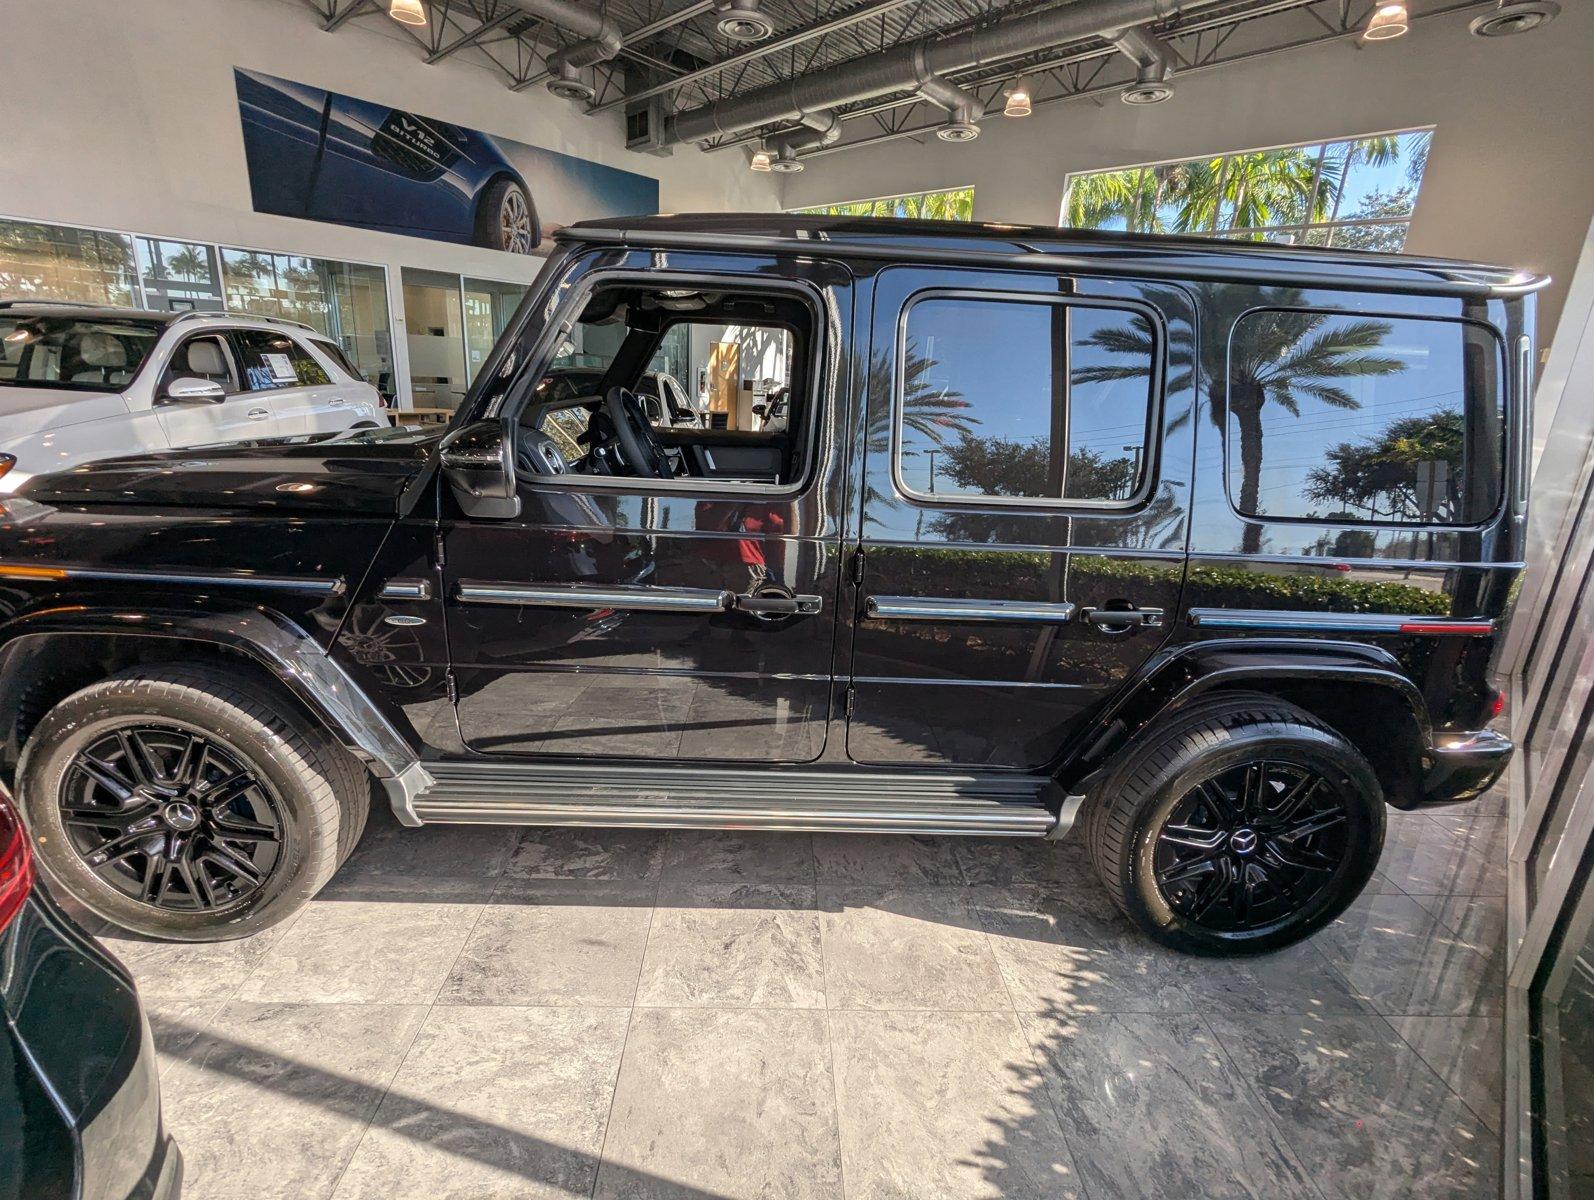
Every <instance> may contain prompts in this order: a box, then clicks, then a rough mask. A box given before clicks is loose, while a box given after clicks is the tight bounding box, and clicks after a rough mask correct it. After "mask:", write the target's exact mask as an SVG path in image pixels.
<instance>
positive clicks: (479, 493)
mask: <svg viewBox="0 0 1594 1200" xmlns="http://www.w3.org/2000/svg"><path fill="white" fill-rule="evenodd" d="M437 457H438V462H439V463H440V464H441V466H442V468H443V475H444V476H445V477H446V478H447V480H448V485H449V487H450V488H451V489H452V490H453V492H454V498H455V499H456V500H457V501H459V506H460V508H462V509H463V510H464V511H465V513H466V515H467V516H472V517H497V518H500V519H506V518H509V517H518V516H519V515H520V496H519V495H517V494H516V491H515V441H514V437H513V435H512V433H511V431H510V428H509V425H508V423H507V422H505V421H502V420H496V419H495V420H489V421H472V422H471V423H470V424H469V425H461V426H460V427H459V428H458V429H452V430H450V431H449V432H448V433H447V434H446V435H445V436H444V438H443V440H442V442H441V443H440V444H439V446H438V448H437Z"/></svg>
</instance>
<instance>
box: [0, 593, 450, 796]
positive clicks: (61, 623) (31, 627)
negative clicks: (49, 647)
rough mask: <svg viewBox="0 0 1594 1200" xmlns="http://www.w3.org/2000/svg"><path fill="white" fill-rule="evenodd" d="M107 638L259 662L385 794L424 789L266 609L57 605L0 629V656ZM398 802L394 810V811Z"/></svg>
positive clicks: (354, 691) (330, 673) (319, 656)
mask: <svg viewBox="0 0 1594 1200" xmlns="http://www.w3.org/2000/svg"><path fill="white" fill-rule="evenodd" d="M72 634H110V635H114V636H116V637H148V638H160V639H165V640H176V641H190V642H203V643H208V644H209V645H212V646H220V647H223V648H224V649H227V650H230V651H232V652H234V653H238V654H242V655H243V656H245V657H246V658H249V659H251V660H252V661H254V662H257V663H259V664H260V665H261V666H263V667H264V668H265V669H266V670H268V671H269V672H270V673H271V674H272V676H273V677H275V678H276V679H277V680H278V681H279V682H281V683H282V684H283V686H285V687H286V688H287V689H288V690H289V691H290V692H292V693H293V695H294V696H295V697H297V698H298V700H299V701H300V702H301V703H303V704H304V705H305V706H306V707H307V708H308V709H309V710H310V711H311V712H312V713H314V714H316V715H317V716H318V717H319V718H320V719H321V720H322V721H323V722H324V723H325V725H326V727H327V729H328V731H330V732H331V733H332V735H333V736H334V737H335V738H337V740H338V741H340V742H341V743H342V744H343V745H344V746H346V747H347V748H348V749H350V750H351V751H353V752H354V753H355V754H356V755H357V756H359V757H360V758H362V759H364V760H365V761H366V763H367V765H368V766H369V768H370V770H371V772H372V774H374V775H375V776H377V778H379V779H380V780H381V781H382V783H383V786H384V787H386V788H387V790H388V791H389V793H390V794H393V793H394V790H395V786H398V787H401V788H403V789H404V790H406V791H408V790H409V789H410V788H412V787H416V788H418V787H424V785H425V782H426V780H423V779H420V778H419V777H418V776H417V772H419V773H420V775H422V776H424V774H425V771H424V768H422V767H421V766H420V761H419V758H418V756H417V754H416V752H415V750H414V748H413V747H412V746H411V745H410V744H409V743H408V742H407V741H406V740H405V738H404V736H403V735H402V734H401V733H400V732H399V731H398V730H397V729H396V728H395V727H394V725H393V723H392V722H391V721H390V720H388V718H387V716H386V715H385V714H384V713H383V712H382V711H381V709H379V708H378V707H377V706H376V705H375V704H374V703H372V701H371V699H370V698H369V697H368V696H366V694H365V693H364V692H363V691H362V690H361V689H360V687H359V685H358V684H357V683H355V681H354V680H353V679H352V678H351V677H350V676H349V674H348V672H347V671H345V670H344V669H343V668H342V667H341V666H340V665H339V664H338V663H337V662H335V661H334V660H333V659H332V657H331V656H330V655H329V654H327V652H326V651H325V650H323V649H322V648H321V646H320V645H318V644H317V643H316V641H315V639H314V638H312V637H311V636H310V635H309V634H308V633H306V632H305V631H304V630H303V629H302V628H300V627H299V626H298V625H296V624H295V623H294V622H292V621H290V620H289V619H288V618H286V617H284V616H282V615H281V614H279V613H275V612H272V611H271V610H269V609H264V608H256V607H241V606H230V605H217V604H213V603H209V602H206V601H203V600H200V601H196V602H195V603H194V604H193V605H192V606H191V607H188V608H184V609H163V608H144V607H139V608H136V609H133V608H110V607H107V608H84V607H81V606H78V605H60V606H57V607H52V608H40V609H35V610H33V611H31V612H26V613H23V614H21V615H19V616H17V617H15V618H13V619H12V620H10V621H7V622H5V623H4V624H0V651H9V650H11V649H12V648H14V647H16V646H18V645H19V644H20V643H23V642H26V641H28V640H31V639H34V638H43V637H56V636H61V635H72ZM396 806H397V805H395V807H396Z"/></svg>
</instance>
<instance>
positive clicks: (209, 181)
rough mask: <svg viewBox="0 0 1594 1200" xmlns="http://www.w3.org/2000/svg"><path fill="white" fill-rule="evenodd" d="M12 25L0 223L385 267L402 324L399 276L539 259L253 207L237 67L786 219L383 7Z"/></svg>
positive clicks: (22, 12) (30, 16) (107, 5)
mask: <svg viewBox="0 0 1594 1200" xmlns="http://www.w3.org/2000/svg"><path fill="white" fill-rule="evenodd" d="M0 25H3V29H4V32H3V34H0V129H3V131H4V133H3V136H0V216H11V217H26V218H31V219H37V220H42V221H54V222H59V223H62V224H70V225H88V226H95V227H99V228H109V229H119V230H127V231H131V232H136V233H145V234H154V235H161V236H167V237H176V238H187V239H192V240H196V241H207V242H219V243H223V244H226V245H234V246H244V247H247V248H250V249H259V250H278V251H289V252H292V253H296V254H308V255H313V256H316V257H323V258H335V259H348V260H355V261H360V262H372V263H381V264H384V265H386V266H387V267H388V270H389V299H390V304H391V307H392V310H393V316H394V320H395V322H399V321H400V319H401V318H402V315H403V304H402V299H401V295H400V290H399V268H400V267H401V266H409V267H424V268H429V269H432V270H438V271H448V272H455V273H463V274H466V275H472V276H477V277H480V278H484V279H502V280H511V281H525V282H529V281H530V280H531V279H532V278H534V277H535V275H536V273H537V269H538V268H539V267H540V266H541V263H542V260H541V259H540V258H530V257H525V258H522V257H518V256H514V255H508V254H502V253H497V252H495V251H491V250H484V249H479V248H476V247H470V246H459V245H452V244H449V243H444V242H436V241H429V240H425V239H421V238H409V237H399V236H396V235H392V234H383V233H373V232H370V231H367V230H362V229H352V228H347V227H344V226H339V225H329V224H324V223H320V222H315V221H300V220H295V219H293V218H290V217H278V216H272V215H269V214H264V213H256V212H254V211H253V210H252V208H251V204H250V194H249V176H248V171H247V169H246V165H245V161H244V149H243V136H242V133H241V130H240V126H239V120H238V101H237V95H236V92H235V90H234V86H233V68H234V67H250V68H254V69H256V70H261V71H267V72H270V73H272V74H275V75H282V76H286V77H288V78H291V79H295V80H300V81H302V82H305V83H311V84H315V85H318V86H321V87H327V88H333V89H336V90H338V91H341V92H346V93H349V94H351V95H354V96H359V97H362V98H365V99H371V100H377V101H385V102H387V103H390V104H393V105H394V106H397V107H403V108H406V109H409V110H411V111H414V112H421V113H425V114H427V115H430V116H436V117H438V118H440V119H444V120H449V121H454V122H457V123H459V124H462V125H467V126H470V127H472V128H476V129H480V130H482V131H483V132H486V133H492V134H499V135H503V136H505V137H511V138H515V139H518V140H520V141H523V142H529V143H531V144H532V145H536V146H545V147H547V148H548V149H551V150H559V151H562V152H564V153H567V154H575V155H579V156H581V157H584V158H588V159H592V160H594V161H597V162H602V163H606V164H608V165H610V166H616V167H622V168H624V169H626V170H628V171H635V172H638V173H640V174H644V175H652V176H655V177H656V178H658V180H659V201H660V205H661V207H662V208H663V209H664V210H665V211H667V212H668V211H675V212H690V211H695V210H697V211H701V210H708V211H719V210H725V209H766V208H772V207H775V206H776V195H775V186H776V185H775V182H774V181H773V180H772V179H771V178H770V177H768V176H760V175H755V174H753V173H751V172H749V171H747V170H746V169H745V167H744V166H743V165H742V162H741V161H740V160H739V159H733V158H731V157H730V156H723V155H722V156H709V157H705V156H703V155H701V154H699V153H697V152H696V151H695V150H692V149H685V150H678V151H677V152H676V154H675V155H674V156H673V157H671V158H659V157H654V156H651V155H643V154H635V153H632V152H630V151H628V150H626V149H625V147H624V133H623V128H622V118H621V116H620V114H619V113H618V112H613V113H609V114H605V115H604V116H601V117H584V116H582V115H580V113H579V111H578V110H577V109H576V108H575V107H574V106H572V105H570V104H568V103H564V102H561V101H558V100H555V99H554V98H553V97H551V96H549V95H548V94H547V93H546V92H545V91H543V90H542V89H541V88H536V89H532V90H529V91H526V92H522V93H518V94H517V93H514V92H511V91H510V90H509V88H508V86H507V85H506V83H505V81H504V77H503V76H502V75H501V74H499V73H497V72H496V71H494V70H493V69H492V68H491V67H489V66H486V65H484V64H483V63H482V62H481V60H480V59H479V58H476V57H475V56H474V55H473V54H472V53H471V52H469V51H467V52H465V53H462V54H457V55H455V56H453V57H452V58H449V59H445V60H444V61H443V62H441V63H439V64H437V65H435V66H427V65H426V64H425V63H424V62H422V60H421V51H420V48H419V47H418V46H416V45H415V43H414V42H413V41H411V40H410V39H409V38H408V37H407V36H406V35H405V33H404V32H403V31H402V30H401V29H399V28H398V27H397V26H395V25H394V24H393V22H391V21H390V20H389V19H388V18H387V17H386V16H385V15H384V14H382V13H379V12H373V13H371V14H369V15H365V16H361V17H358V18H356V19H355V20H353V21H351V22H350V23H349V24H347V25H345V26H344V27H343V28H342V29H341V30H339V31H338V32H336V33H325V32H323V31H322V30H321V28H320V25H319V23H318V22H317V20H316V16H315V14H314V13H313V12H311V10H310V8H309V7H308V6H307V5H305V4H304V3H302V2H301V0H49V2H48V3H38V2H34V3H12V4H8V5H6V6H5V16H4V20H3V22H0ZM394 341H395V343H396V347H395V353H396V354H398V355H402V354H403V352H404V342H405V338H404V329H403V327H402V325H401V324H397V325H396V327H395V329H394Z"/></svg>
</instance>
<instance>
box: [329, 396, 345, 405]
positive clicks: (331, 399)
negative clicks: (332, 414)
mask: <svg viewBox="0 0 1594 1200" xmlns="http://www.w3.org/2000/svg"><path fill="white" fill-rule="evenodd" d="M327 403H328V404H342V403H343V397H342V396H328V397H327Z"/></svg>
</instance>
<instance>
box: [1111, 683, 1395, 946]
mask: <svg viewBox="0 0 1594 1200" xmlns="http://www.w3.org/2000/svg"><path fill="white" fill-rule="evenodd" d="M1121 762H1122V765H1121V766H1119V767H1118V768H1117V769H1116V770H1115V771H1114V772H1112V773H1111V774H1110V775H1109V776H1108V778H1107V779H1106V780H1105V781H1104V783H1103V785H1102V787H1101V788H1100V790H1099V792H1098V794H1097V796H1096V797H1095V799H1094V800H1093V801H1092V809H1091V811H1090V812H1089V813H1088V816H1087V820H1086V828H1085V834H1086V843H1087V849H1088V851H1089V853H1090V856H1091V858H1092V860H1093V862H1094V863H1095V866H1096V871H1097V873H1098V874H1099V875H1100V877H1101V881H1102V883H1103V885H1104V886H1105V887H1106V889H1107V891H1108V893H1109V894H1110V895H1111V896H1112V898H1113V901H1114V902H1115V903H1116V904H1117V905H1118V907H1119V908H1121V909H1122V910H1123V911H1124V913H1125V914H1126V915H1127V916H1128V917H1129V918H1130V919H1131V920H1132V921H1134V922H1135V924H1137V925H1138V926H1139V927H1140V928H1141V929H1143V930H1144V931H1145V932H1146V933H1148V934H1150V935H1151V937H1153V938H1154V939H1155V940H1157V941H1158V942H1161V943H1162V944H1163V945H1165V946H1170V947H1172V948H1174V949H1176V950H1181V951H1185V952H1188V953H1194V954H1206V955H1225V956H1226V955H1239V954H1253V953H1261V952H1263V951H1267V950H1276V949H1279V948H1280V947H1283V946H1287V945H1290V944H1292V943H1294V942H1297V941H1300V940H1301V939H1302V938H1305V937H1308V936H1310V935H1311V934H1312V933H1314V932H1316V931H1317V930H1319V929H1321V928H1322V927H1323V926H1325V925H1327V924H1328V923H1329V922H1330V921H1332V920H1334V918H1336V917H1338V916H1339V915H1340V913H1342V912H1344V911H1345V909H1346V907H1348V906H1349V905H1350V904H1351V902H1352V901H1354V900H1355V899H1356V897H1357V896H1359V895H1360V894H1361V892H1362V889H1363V888H1364V887H1366V886H1367V881H1368V880H1369V879H1370V878H1371V877H1372V873H1373V868H1374V867H1375V866H1376V865H1377V862H1378V856H1379V854H1380V853H1381V852H1382V850H1383V843H1384V798H1383V790H1382V789H1381V788H1380V786H1379V784H1378V778H1377V776H1376V775H1375V774H1374V772H1373V769H1372V767H1371V766H1370V765H1369V764H1368V762H1367V760H1366V759H1365V758H1363V757H1362V755H1361V753H1360V752H1359V751H1358V750H1357V749H1356V748H1355V747H1354V746H1352V745H1351V744H1350V743H1349V742H1347V741H1346V740H1345V739H1344V738H1343V737H1341V736H1340V735H1339V734H1338V733H1336V732H1335V731H1334V730H1332V729H1330V728H1329V727H1328V726H1327V725H1324V724H1323V723H1322V722H1321V721H1319V720H1317V718H1315V717H1313V716H1312V715H1310V714H1309V713H1307V712H1304V711H1303V710H1301V709H1299V708H1297V707H1295V706H1294V705H1293V704H1289V703H1286V702H1284V701H1282V700H1278V699H1275V698H1273V697H1271V696H1265V695H1259V694H1251V693H1229V694H1225V695H1219V696H1215V697H1213V698H1211V699H1209V700H1207V701H1204V702H1201V703H1198V704H1196V705H1194V706H1192V707H1191V708H1189V709H1186V710H1185V711H1183V712H1181V713H1177V714H1175V715H1174V716H1172V717H1170V718H1169V719H1168V720H1167V721H1166V722H1165V723H1163V724H1161V725H1158V726H1154V727H1153V728H1152V729H1151V730H1150V731H1148V732H1147V733H1145V734H1143V735H1142V736H1140V737H1138V738H1137V739H1135V741H1134V742H1132V743H1131V744H1130V746H1129V747H1128V748H1127V749H1126V750H1125V752H1124V753H1123V755H1122V757H1121ZM1314 780H1315V782H1313V781H1314ZM1247 802H1249V806H1247ZM1325 864H1327V865H1325Z"/></svg>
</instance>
